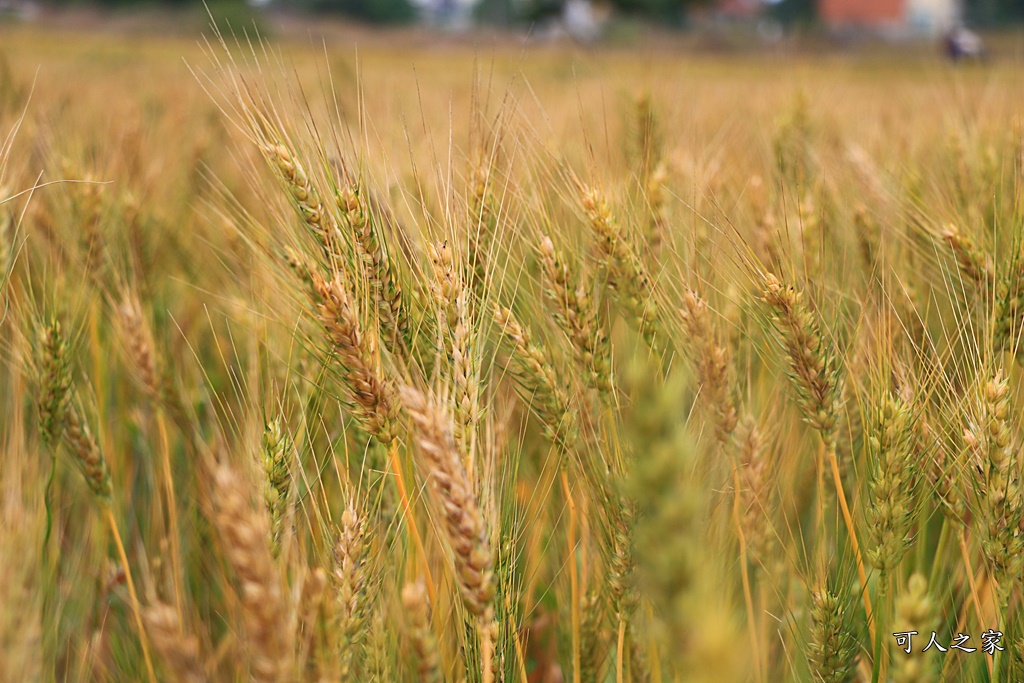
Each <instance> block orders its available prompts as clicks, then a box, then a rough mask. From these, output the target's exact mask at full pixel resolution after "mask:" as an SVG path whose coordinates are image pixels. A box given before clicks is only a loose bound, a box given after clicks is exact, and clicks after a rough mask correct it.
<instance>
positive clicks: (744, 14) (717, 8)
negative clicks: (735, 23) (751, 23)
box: [713, 0, 765, 19]
mask: <svg viewBox="0 0 1024 683" xmlns="http://www.w3.org/2000/svg"><path fill="white" fill-rule="evenodd" d="M764 4H765V3H764V0H718V1H717V2H716V3H715V4H714V10H713V12H714V14H715V15H716V16H718V17H721V18H724V19H753V18H754V17H756V16H758V15H759V14H760V13H761V11H762V10H763V9H764Z"/></svg>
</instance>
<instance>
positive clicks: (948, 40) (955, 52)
mask: <svg viewBox="0 0 1024 683" xmlns="http://www.w3.org/2000/svg"><path fill="white" fill-rule="evenodd" d="M943 46H944V48H945V51H946V56H947V57H948V58H949V59H950V60H951V61H952V62H953V63H954V64H956V63H958V62H961V61H964V60H975V61H980V60H982V59H984V58H985V46H984V45H982V43H981V38H980V37H979V36H978V34H977V33H975V32H974V31H971V30H970V29H968V28H964V27H963V26H954V27H953V28H951V29H949V31H947V32H946V37H945V39H944V40H943Z"/></svg>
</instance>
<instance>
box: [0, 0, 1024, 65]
mask: <svg viewBox="0 0 1024 683" xmlns="http://www.w3.org/2000/svg"><path fill="white" fill-rule="evenodd" d="M207 5H208V7H209V11H210V13H212V14H213V15H214V16H215V17H216V18H217V20H218V21H222V22H224V23H225V24H230V25H232V26H233V27H235V28H241V27H244V28H246V29H248V30H250V31H257V32H259V33H261V34H263V35H267V36H271V35H273V36H276V37H284V36H288V35H300V36H304V37H306V36H310V35H312V36H315V37H318V38H319V37H321V36H322V37H327V38H330V37H331V36H332V35H334V36H337V32H338V31H339V30H341V31H342V32H343V33H342V35H344V36H345V37H350V35H349V34H345V33H344V28H348V29H353V28H354V29H358V28H360V27H365V28H370V29H379V28H386V27H390V28H393V27H405V28H413V29H416V30H420V31H422V32H423V33H424V34H425V35H432V36H435V37H438V36H439V35H441V34H445V35H447V36H449V38H455V39H457V38H458V37H459V36H464V35H470V36H472V35H479V34H480V33H481V32H487V33H488V34H489V35H504V36H507V37H512V38H516V39H520V40H525V41H538V42H551V41H573V42H577V43H585V44H589V43H600V42H603V43H618V44H622V43H626V44H628V43H630V42H638V41H640V40H646V39H649V38H650V37H651V36H652V35H654V36H657V37H660V38H663V39H664V40H667V41H687V40H689V41H696V43H695V44H696V46H697V47H702V48H711V49H719V50H729V49H737V50H742V49H750V48H763V47H765V46H769V47H778V46H793V45H802V46H806V45H808V44H810V45H814V46H826V47H844V48H849V47H851V46H854V47H856V46H864V45H867V46H872V45H899V46H908V45H913V46H922V45H931V46H937V47H939V48H940V49H941V51H944V52H945V53H946V54H947V55H949V56H953V57H957V58H959V57H962V56H968V57H970V56H980V55H981V54H983V53H985V48H986V47H987V46H989V44H990V41H991V40H994V41H995V44H1005V43H1006V38H1005V36H1006V34H1008V33H1013V32H1014V31H1015V30H1016V29H1017V27H1018V26H1020V25H1022V23H1024V2H1021V1H1020V0H209V1H208V3H207ZM207 22H208V15H207V10H206V8H205V7H204V4H203V2H202V0H43V1H40V0H0V27H4V26H10V25H18V24H36V25H43V26H47V25H51V26H64V27H70V28H84V29H106V30H131V31H139V30H143V31H144V30H147V29H148V30H151V31H157V32H161V33H165V32H168V31H171V32H178V33H181V32H184V33H194V32H196V31H201V30H202V29H204V28H205V27H206V25H207ZM983 38H984V40H983Z"/></svg>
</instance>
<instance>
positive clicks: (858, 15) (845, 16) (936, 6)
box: [818, 0, 960, 34]
mask: <svg viewBox="0 0 1024 683" xmlns="http://www.w3.org/2000/svg"><path fill="white" fill-rule="evenodd" d="M959 5H960V3H959V2H958V0H818V13H819V14H820V15H821V18H822V20H823V21H824V22H825V23H826V24H828V25H829V26H831V27H832V28H834V29H849V28H854V29H868V30H873V31H883V32H889V33H893V34H907V33H919V34H920V33H924V34H938V33H941V32H943V31H946V30H948V29H949V28H950V27H951V26H953V25H955V24H956V23H957V21H958V20H959V18H960V6H959Z"/></svg>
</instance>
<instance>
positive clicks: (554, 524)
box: [0, 48, 1024, 683]
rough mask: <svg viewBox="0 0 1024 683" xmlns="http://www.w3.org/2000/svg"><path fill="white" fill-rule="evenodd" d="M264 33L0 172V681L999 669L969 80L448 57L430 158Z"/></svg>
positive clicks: (1002, 337) (994, 674)
mask: <svg viewBox="0 0 1024 683" xmlns="http://www.w3.org/2000/svg"><path fill="white" fill-rule="evenodd" d="M271 54H272V53H270V51H269V50H268V51H267V52H266V53H262V54H261V60H262V61H260V60H254V61H251V62H247V61H245V60H243V59H241V58H239V59H238V61H235V59H233V58H232V57H230V56H229V55H228V54H226V53H225V52H224V51H223V49H222V48H217V49H215V50H213V64H212V65H211V67H209V68H208V69H207V70H202V69H197V70H196V71H197V74H198V76H199V79H198V80H199V82H200V84H202V85H203V86H205V87H206V88H207V90H208V92H209V93H210V94H211V95H212V101H213V102H214V103H216V107H214V106H213V105H210V110H209V111H206V110H204V111H201V112H198V113H197V112H195V111H192V110H191V109H188V108H187V107H185V106H184V105H181V104H178V106H180V107H183V108H182V109H175V107H174V105H173V104H171V103H170V102H169V101H165V100H159V99H158V100H157V101H159V102H162V103H163V104H162V105H161V107H165V108H166V112H165V113H164V114H158V113H154V112H153V111H150V110H145V111H142V112H138V116H139V118H138V119H137V120H133V121H132V122H131V125H132V127H134V128H137V129H138V131H142V132H138V133H137V134H135V135H127V134H126V135H125V136H124V139H123V140H122V141H121V142H120V143H119V144H118V145H116V146H113V147H111V148H109V149H107V151H106V153H103V152H97V151H95V150H93V152H92V153H91V154H89V153H82V154H78V153H76V150H69V151H66V152H61V151H58V150H55V149H51V148H48V145H56V143H57V141H59V140H61V139H62V138H61V137H60V136H57V137H56V138H55V140H51V139H50V138H48V137H47V134H48V128H47V126H46V125H43V124H33V125H34V126H35V127H33V128H32V129H31V131H30V134H31V135H34V136H39V139H40V140H45V141H46V142H47V144H46V145H42V146H43V147H44V149H41V150H40V151H38V152H37V153H38V154H40V155H41V156H42V158H44V159H47V160H48V161H49V162H59V163H60V165H61V169H62V170H61V172H62V175H63V176H64V177H68V178H76V179H81V180H84V181H86V182H78V183H69V184H64V185H59V186H55V187H52V188H43V189H41V190H39V191H37V192H36V193H35V194H34V195H33V196H29V195H20V196H17V197H15V196H14V195H15V194H16V191H15V190H13V189H10V188H12V187H18V188H23V187H31V186H32V185H33V182H34V180H33V178H32V177H31V176H30V175H27V172H28V169H29V168H30V167H31V164H29V163H28V162H27V161H19V160H18V159H16V158H13V157H11V158H10V159H11V160H10V161H9V162H8V163H5V165H4V167H5V169H7V173H6V174H3V173H0V188H3V189H0V201H3V204H0V229H2V232H0V237H2V238H3V239H2V241H0V272H2V273H4V277H3V280H2V281H0V284H2V287H3V289H2V291H0V296H2V302H3V306H4V308H3V313H2V315H3V322H2V327H0V335H2V336H0V339H2V342H3V364H2V366H0V367H2V371H3V374H2V376H0V382H2V387H3V390H4V393H3V397H4V398H3V399H0V410H2V411H3V423H2V428H0V438H2V442H3V444H4V448H5V450H6V452H7V454H8V457H6V458H5V459H4V460H3V461H2V462H0V523H2V527H0V528H2V530H3V531H2V533H0V680H100V681H106V680H110V681H122V680H152V681H163V680H169V681H188V682H193V681H245V680H255V681H274V682H277V683H285V682H290V681H317V682H320V681H415V680H420V681H431V682H435V681H484V682H495V683H497V682H499V681H510V682H511V681H517V682H519V683H532V682H535V681H543V682H545V683H555V682H557V681H569V680H572V681H574V683H591V682H600V683H608V682H610V681H615V683H623V682H626V681H629V682H640V681H709V682H710V681H723V682H728V681H756V682H757V683H763V682H772V681H855V680H857V681H890V680H891V681H896V682H909V681H922V682H924V681H940V680H968V681H972V680H973V681H1016V680H1021V679H1022V677H1024V662H1022V656H1024V652H1022V645H1024V631H1022V626H1024V619H1022V617H1021V599H1022V595H1021V590H1020V587H1019V583H1020V579H1019V577H1020V574H1021V571H1022V567H1021V562H1022V550H1024V548H1022V546H1024V507H1022V506H1024V490H1022V485H1021V478H1022V476H1024V472H1022V467H1024V465H1022V458H1021V450H1020V449H1021V444H1022V436H1024V434H1022V430H1024V421H1022V420H1021V419H1020V417H1019V415H1020V414H1021V411H1020V405H1021V402H1022V401H1024V396H1022V395H1021V387H1022V382H1021V380H1022V372H1021V370H1022V368H1021V366H1020V361H1021V359H1022V358H1024V354H1022V353H1020V351H1019V348H1020V343H1019V342H1020V334H1021V330H1022V327H1024V319H1022V306H1021V305H1020V301H1021V297H1022V294H1021V287H1022V286H1024V284H1022V282H1021V280H1022V278H1024V265H1022V263H1024V261H1022V260H1021V259H1022V253H1021V247H1022V244H1021V242H1022V240H1021V237H1020V225H1021V220H1022V210H1021V200H1022V197H1024V195H1022V194H1021V183H1022V179H1021V175H1020V174H1021V168H1022V164H1021V158H1022V156H1021V150H1022V143H1021V139H1020V135H1019V131H1017V130H1016V129H1014V128H1012V126H1010V125H1009V124H1008V123H1007V120H1006V119H1003V118H998V117H993V118H992V119H991V120H987V119H981V118H979V119H978V120H977V121H976V123H977V126H978V129H977V130H968V131H963V130H959V129H953V131H954V132H953V133H950V132H949V131H948V130H943V129H941V128H938V127H935V128H928V127H927V126H924V129H923V132H921V131H918V130H917V129H915V130H914V131H911V130H910V129H909V128H908V129H907V130H905V131H902V134H903V135H904V136H905V142H906V145H905V146H904V147H902V148H900V147H899V146H896V147H897V148H896V149H890V148H889V147H887V146H885V145H882V144H880V143H877V141H876V144H869V143H867V142H864V140H863V137H862V136H860V135H858V134H857V131H858V129H857V128H856V126H855V125H854V122H852V121H850V120H849V119H841V120H840V121H839V122H835V121H832V122H831V123H830V119H829V117H828V116H825V115H823V111H826V110H824V109H823V108H822V107H823V105H821V104H820V103H817V102H815V101H814V100H813V99H811V98H809V97H806V96H798V97H795V98H791V97H785V98H780V99H779V100H778V101H777V102H775V104H774V105H773V106H775V107H776V108H775V110H773V111H772V113H773V114H774V115H775V116H774V117H769V118H767V119H765V120H763V121H760V122H759V123H756V124H755V123H750V124H747V125H749V126H750V127H752V128H756V131H755V133H750V132H749V131H746V132H744V130H738V131H734V132H735V134H736V135H737V136H739V137H742V136H743V135H753V136H754V139H756V135H758V134H760V135H763V139H761V143H762V144H761V148H762V150H761V152H760V153H754V152H752V151H751V148H750V145H746V144H740V143H736V144H724V143H718V142H716V141H715V139H714V136H713V135H711V134H710V133H712V132H713V131H714V130H716V129H715V128H714V127H713V126H714V125H720V123H718V122H716V121H715V117H716V115H717V116H720V115H721V114H722V112H723V111H725V110H726V108H727V107H728V106H731V105H730V103H736V97H737V95H735V93H734V95H733V99H724V100H722V99H720V100H715V99H713V98H712V99H709V100H707V101H703V102H700V103H696V104H694V105H693V106H694V107H697V108H698V109H701V108H702V107H703V108H706V109H707V113H706V114H698V113H693V114H692V115H691V118H690V119H687V120H689V121H691V125H694V126H698V125H699V126H700V127H701V129H702V131H705V132H708V133H709V135H708V137H707V138H706V139H707V140H708V142H707V149H706V150H703V152H702V153H698V152H694V151H692V150H689V151H684V152H679V147H680V146H681V145H680V144H679V143H678V142H676V141H674V139H673V135H674V131H676V132H677V129H676V128H674V127H673V126H674V125H675V123H676V121H675V119H674V118H672V117H671V116H667V115H665V114H663V113H662V112H663V110H664V109H665V104H664V102H663V100H661V99H659V97H657V96H655V95H649V94H645V95H642V96H639V97H633V96H629V97H626V98H624V99H625V100H626V101H628V104H627V105H625V106H623V107H622V109H623V112H622V125H619V126H610V127H609V128H608V130H607V132H606V133H605V135H606V136H607V137H608V141H606V144H608V145H611V146H614V147H615V149H616V150H618V152H617V153H616V154H607V155H604V156H606V157H607V158H604V157H603V156H602V154H601V153H600V152H594V150H593V147H594V146H595V144H596V143H594V141H593V140H592V139H590V138H589V137H586V136H584V138H585V139H583V140H576V139H572V138H566V139H564V140H560V141H559V144H552V145H548V144H547V142H546V141H544V140H541V139H540V138H541V137H542V136H541V132H540V130H539V126H537V125H535V124H534V123H533V122H532V119H530V117H525V116H522V115H521V114H520V108H523V109H525V108H527V106H528V104H524V103H522V102H518V101H516V98H515V96H514V95H515V92H516V91H515V89H514V88H510V91H509V92H510V93H512V94H510V95H507V96H506V98H505V100H504V101H503V102H501V103H500V104H499V105H495V104H493V103H491V104H489V103H488V102H486V101H485V100H486V97H484V96H482V94H481V92H480V91H474V93H473V94H472V96H471V98H470V104H469V105H468V106H469V108H471V109H472V110H473V112H474V113H473V116H472V123H471V124H470V125H469V126H468V129H469V130H468V133H466V134H465V135H461V136H460V137H459V138H458V140H457V141H456V142H449V144H450V146H451V148H450V149H449V150H446V151H445V152H444V154H442V155H441V157H448V158H449V159H452V161H449V162H448V163H447V166H446V165H445V164H444V163H441V162H439V159H438V153H437V152H436V151H435V150H432V149H430V147H429V145H426V144H424V143H423V142H422V141H417V140H412V139H409V140H408V141H407V140H406V138H405V136H406V135H410V137H412V133H411V132H410V130H409V128H404V129H403V128H402V127H401V126H398V125H394V126H388V125H387V124H386V123H385V121H386V117H387V116H388V114H387V113H386V112H383V113H380V114H377V115H376V116H375V118H374V119H373V120H374V124H375V125H379V126H380V128H373V127H371V126H369V125H368V124H366V123H365V119H364V116H366V115H367V113H368V111H367V109H369V107H368V106H367V108H366V109H359V110H358V111H357V112H356V113H357V114H358V116H355V114H353V113H351V112H347V113H344V114H343V110H345V107H347V106H352V100H351V99H347V98H346V96H345V94H344V93H342V94H339V93H338V92H337V91H334V90H332V89H331V88H327V90H328V97H327V99H326V100H325V101H324V102H320V101H318V100H316V96H315V95H313V94H311V93H312V91H311V90H302V89H301V88H300V87H299V86H298V84H296V83H294V82H290V79H291V78H293V77H294V78H298V76H297V75H294V76H293V75H292V74H291V73H288V75H286V76H284V77H283V78H282V77H278V76H273V77H271V76H269V75H268V74H269V73H271V72H274V73H275V74H276V73H277V71H276V68H277V67H276V66H275V58H273V57H272V56H270V55H271ZM622 68H623V69H626V70H627V71H626V72H627V73H629V71H628V69H630V68H632V67H630V66H629V65H625V66H623V67H622ZM286 73H287V72H286ZM279 78H280V80H276V79H279ZM330 78H331V81H332V82H334V79H335V78H339V79H340V76H339V75H338V74H335V73H334V72H331V74H330ZM550 78H551V80H552V81H553V82H554V81H556V77H555V76H554V75H552V76H550ZM728 78H742V76H741V75H737V74H730V75H729V76H728ZM325 80H326V79H325ZM544 85H545V84H544V82H541V83H539V84H538V86H539V87H542V88H543V87H544ZM177 87H179V88H184V87H186V86H182V85H179V86H177ZM189 87H192V88H195V87H196V86H195V83H194V82H193V83H192V84H191V86H189ZM580 87H581V89H584V90H585V87H586V86H585V85H584V86H580ZM850 87H851V91H852V92H857V90H856V88H853V87H852V86H850ZM932 87H934V88H936V89H938V88H940V87H942V86H939V85H934V86H932ZM180 92H184V91H183V90H182V91H178V93H179V94H180ZM547 92H549V93H551V92H553V91H551V90H548V91H547ZM175 94H176V93H170V94H165V95H164V97H166V98H168V100H169V99H174V100H176V101H177V102H183V101H186V100H187V98H182V97H174V95H175ZM487 94H492V93H486V92H484V93H483V95H487ZM41 96H42V97H46V94H45V92H44V93H42V95H41ZM152 96H153V97H154V98H157V97H158V93H153V94H152ZM435 104H438V103H436V102H435ZM898 104H899V102H896V105H898ZM896 105H893V106H896ZM354 106H356V107H357V108H358V107H359V100H358V99H357V100H355V105H354ZM430 106H431V105H429V104H428V105H424V107H425V108H428V109H429V107H430ZM549 106H550V107H551V108H552V110H554V111H553V113H552V118H553V119H557V117H558V116H562V117H564V118H565V119H571V118H572V117H573V116H574V114H575V110H574V109H573V107H574V106H578V103H577V104H572V103H563V102H553V103H552V104H551V105H549ZM157 109H159V107H157ZM563 110H564V111H563ZM701 111H703V110H701ZM566 112H568V113H566ZM0 114H3V115H4V118H3V119H2V120H3V122H5V123H6V122H7V121H8V120H9V119H8V118H7V116H8V115H9V114H11V112H8V111H7V110H0ZM446 115H447V116H450V114H445V115H442V116H440V118H439V119H434V120H433V121H434V123H438V121H440V123H441V124H443V123H444V122H445V118H444V116H446ZM96 116H97V118H99V117H100V116H102V112H100V113H98V114H96ZM423 116H424V119H426V118H427V117H428V116H429V114H427V113H424V114H423ZM680 116H682V115H680ZM978 116H979V117H980V115H978ZM705 117H706V118H705ZM168 119H170V120H171V121H180V120H187V121H192V122H194V123H195V124H196V125H195V127H194V129H192V130H194V131H195V132H194V133H193V135H194V136H195V137H194V138H193V137H186V138H184V139H181V138H173V139H172V140H170V141H164V142H163V143H162V144H161V143H159V142H158V141H157V140H155V139H152V138H155V137H158V134H156V133H154V134H152V135H150V134H147V133H145V131H147V130H151V129H153V130H157V131H160V132H161V134H162V135H164V136H168V135H171V133H170V130H171V128H170V124H168ZM698 121H699V123H696V122H698ZM93 123H94V124H97V125H96V126H95V128H96V129H97V130H99V131H100V132H99V133H95V134H96V135H97V136H99V137H96V138H89V137H87V135H88V134H87V133H86V131H85V129H83V128H78V127H77V126H78V125H80V124H79V123H77V122H75V121H71V120H64V119H59V118H58V119H57V120H56V122H55V123H51V124H49V125H58V124H59V125H62V126H64V127H66V129H67V131H68V135H70V133H71V132H74V133H75V134H76V135H79V136H81V139H80V141H79V142H78V144H81V145H83V146H84V147H89V146H90V145H98V143H99V142H102V140H103V137H102V136H103V135H105V134H106V133H107V132H108V131H106V130H105V129H103V127H102V125H98V123H99V122H98V121H93ZM552 125H555V124H554V123H553V124H552ZM586 125H587V124H584V127H586ZM162 126H163V127H162ZM830 126H831V127H830ZM424 127H426V126H424ZM176 129H177V128H175V130H176ZM371 130H373V131H377V132H376V133H375V134H374V135H371V134H370V133H369V131H371ZM24 135H25V132H24V131H23V132H22V133H21V136H22V137H24ZM375 136H376V138H377V139H374V138H375ZM381 138H383V140H382V139H381ZM63 139H68V138H67V137H65V138H63ZM71 139H73V138H71ZM211 140H213V141H218V140H219V141H222V142H223V141H227V140H232V141H234V142H237V143H238V148H237V149H236V150H234V151H233V152H232V153H230V154H228V153H226V152H223V151H222V150H221V148H220V147H219V146H218V145H217V144H216V143H215V142H211ZM463 144H464V145H465V147H464V148H463V147H462V145H463ZM396 145H397V146H398V147H402V146H404V147H405V148H406V149H407V153H408V156H409V158H408V161H407V163H401V164H395V165H394V166H392V165H390V163H382V162H381V160H380V159H379V158H378V157H377V155H379V154H381V153H382V150H385V149H389V148H391V147H393V146H396ZM597 146H599V145H597ZM3 150H4V157H3V158H5V159H6V158H7V155H6V150H7V147H6V146H5V147H4V148H3ZM588 150H589V151H588ZM186 151H188V154H186V153H185V152H186ZM157 153H159V154H160V155H162V157H160V160H161V162H162V165H161V164H157V163H156V162H151V160H150V155H153V154H157ZM887 154H891V155H895V156H887ZM185 156H187V157H188V158H187V159H185V158H178V157H185ZM199 157H201V158H202V161H201V162H200V160H199ZM893 159H896V161H897V162H898V163H896V162H893ZM890 162H892V163H890ZM151 163H152V167H153V169H156V170H150V164H151ZM886 169H888V170H886ZM111 177H113V178H126V179H127V180H126V182H125V184H123V185H120V184H117V183H114V184H108V183H106V182H103V183H101V182H98V181H100V180H103V181H105V180H106V179H108V178H111ZM693 187H699V190H698V191H693V190H692V188H693ZM19 191H20V189H19ZM8 198H10V199H8ZM184 207H187V209H186V208H184ZM197 245H202V246H197ZM911 631H914V632H916V633H917V635H914V636H913V639H912V640H911V641H910V649H911V652H910V653H909V654H908V653H906V652H905V648H906V641H898V640H897V639H896V638H895V637H894V635H893V634H894V633H908V632H911ZM985 631H998V632H1000V633H1001V634H1002V638H1001V639H1000V640H999V641H998V645H999V646H1000V647H1001V648H1003V649H994V650H993V651H992V652H985V651H983V650H982V649H981V648H982V639H981V636H982V633H983V632H985ZM932 632H935V635H936V640H937V642H938V643H939V644H940V645H942V646H943V647H946V648H949V649H948V651H947V652H945V653H942V652H939V651H938V650H937V648H934V647H933V648H932V649H930V650H928V651H925V652H922V651H921V650H922V649H923V648H924V646H925V645H926V644H927V643H928V640H929V636H930V635H931V634H932ZM958 634H965V635H970V636H971V638H970V640H969V641H968V642H967V643H966V646H967V647H973V648H977V650H976V651H975V652H974V653H967V652H966V651H964V650H957V649H954V648H950V645H951V644H952V643H953V642H955V637H956V636H957V635H958Z"/></svg>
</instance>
